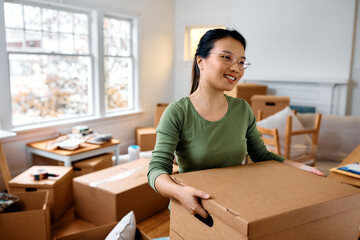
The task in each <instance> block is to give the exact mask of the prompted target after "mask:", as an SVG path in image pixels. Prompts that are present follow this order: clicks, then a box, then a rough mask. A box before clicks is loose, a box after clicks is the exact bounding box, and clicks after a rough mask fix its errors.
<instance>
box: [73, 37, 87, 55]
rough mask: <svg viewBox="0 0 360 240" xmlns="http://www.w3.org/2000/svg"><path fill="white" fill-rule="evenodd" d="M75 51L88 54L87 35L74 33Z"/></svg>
mask: <svg viewBox="0 0 360 240" xmlns="http://www.w3.org/2000/svg"><path fill="white" fill-rule="evenodd" d="M74 40H75V43H74V44H75V53H77V54H88V53H89V39H88V37H87V35H75V39H74Z"/></svg>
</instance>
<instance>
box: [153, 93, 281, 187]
mask: <svg viewBox="0 0 360 240" xmlns="http://www.w3.org/2000/svg"><path fill="white" fill-rule="evenodd" d="M225 97H226V100H227V102H228V111H227V113H226V114H225V116H224V117H223V118H222V119H220V120H218V121H215V122H211V121H208V120H206V119H204V118H203V117H201V116H200V115H199V113H198V112H197V111H196V109H195V108H194V106H193V105H192V103H191V101H190V99H189V97H184V98H182V99H180V100H179V101H177V102H174V103H171V104H170V105H169V106H168V107H167V108H166V110H165V111H164V113H163V115H162V117H161V120H160V122H159V124H158V127H157V129H156V133H157V136H156V145H155V149H154V151H153V152H152V158H151V161H150V164H149V171H148V181H149V184H150V185H151V186H152V187H153V188H154V189H155V190H156V188H155V180H156V178H157V177H158V176H159V175H161V174H171V173H172V165H173V159H174V153H176V156H177V161H178V165H179V172H180V173H182V172H189V171H196V170H202V169H209V168H218V167H226V166H234V165H240V164H242V162H243V159H244V158H245V155H246V154H247V153H248V154H249V156H250V158H251V160H252V161H254V162H259V161H266V160H276V161H279V162H282V161H284V158H283V157H281V156H279V155H276V154H274V153H272V152H269V151H268V150H267V149H266V147H265V145H264V142H263V140H262V138H261V136H260V133H259V131H258V130H257V128H256V121H255V116H254V114H253V112H252V110H251V108H250V106H249V104H248V103H247V102H246V101H245V100H243V99H240V98H233V97H229V96H227V95H225Z"/></svg>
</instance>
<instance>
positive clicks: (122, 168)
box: [73, 159, 177, 226]
mask: <svg viewBox="0 0 360 240" xmlns="http://www.w3.org/2000/svg"><path fill="white" fill-rule="evenodd" d="M149 162H150V160H149V159H138V160H135V161H131V162H129V163H124V164H121V165H118V166H114V167H111V168H107V169H104V170H100V171H97V172H94V173H90V174H87V175H84V176H81V177H77V178H74V179H73V189H74V199H75V211H76V214H77V216H78V217H80V218H82V219H84V220H86V221H88V222H91V223H93V224H95V225H98V226H99V225H103V224H107V223H112V222H115V221H119V220H121V219H122V218H123V217H124V216H125V215H126V214H127V213H128V212H130V211H131V210H132V211H134V213H135V218H136V221H138V222H140V221H142V220H143V219H145V218H147V217H150V216H151V215H153V214H155V213H157V212H160V211H161V210H164V209H166V208H167V207H168V204H169V199H167V198H164V197H162V196H161V195H160V194H158V193H156V192H155V191H154V190H153V189H152V188H151V187H150V185H149V184H148V182H147V171H148V165H149ZM174 169H175V170H177V167H176V166H174Z"/></svg>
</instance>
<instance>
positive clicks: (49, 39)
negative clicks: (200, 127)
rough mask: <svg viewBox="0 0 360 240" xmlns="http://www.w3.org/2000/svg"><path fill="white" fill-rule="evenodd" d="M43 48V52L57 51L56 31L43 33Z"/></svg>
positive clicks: (57, 37)
mask: <svg viewBox="0 0 360 240" xmlns="http://www.w3.org/2000/svg"><path fill="white" fill-rule="evenodd" d="M43 49H44V51H45V52H59V35H58V34H57V33H44V34H43Z"/></svg>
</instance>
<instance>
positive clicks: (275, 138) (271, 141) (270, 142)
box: [257, 126, 281, 155]
mask: <svg viewBox="0 0 360 240" xmlns="http://www.w3.org/2000/svg"><path fill="white" fill-rule="evenodd" d="M257 129H258V130H259V132H260V133H261V137H262V139H263V141H264V143H265V144H266V145H267V146H272V147H273V148H268V150H269V151H271V152H273V153H276V154H278V155H281V151H280V141H279V133H278V129H277V128H274V129H268V128H263V127H259V126H258V127H257ZM264 135H266V136H270V138H266V137H264Z"/></svg>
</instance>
